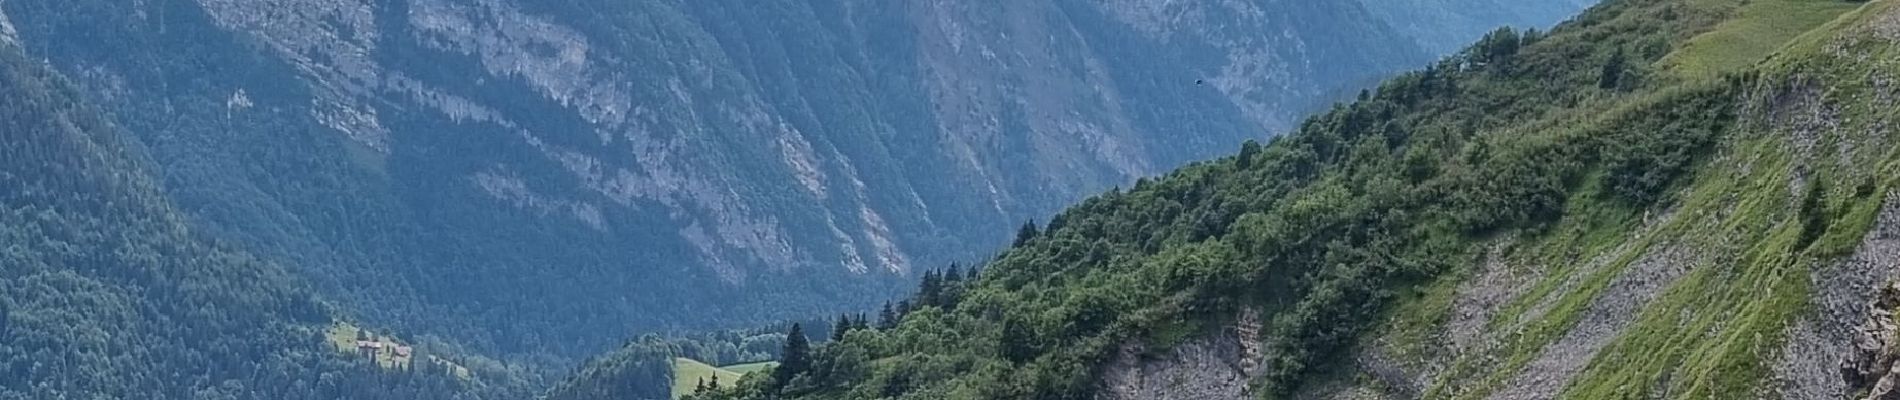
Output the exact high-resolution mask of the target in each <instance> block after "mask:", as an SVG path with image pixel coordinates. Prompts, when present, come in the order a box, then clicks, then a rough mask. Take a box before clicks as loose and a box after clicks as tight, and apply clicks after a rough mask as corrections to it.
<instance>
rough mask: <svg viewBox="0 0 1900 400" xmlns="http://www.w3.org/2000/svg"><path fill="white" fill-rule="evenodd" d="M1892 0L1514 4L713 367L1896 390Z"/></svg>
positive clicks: (772, 388)
mask: <svg viewBox="0 0 1900 400" xmlns="http://www.w3.org/2000/svg"><path fill="white" fill-rule="evenodd" d="M1896 4H1897V3H1895V2H1894V1H1891V0H1884V1H1871V2H1855V1H1835V0H1754V1H1742V0H1610V1H1607V2H1605V3H1603V4H1601V5H1598V6H1596V7H1594V8H1592V9H1590V10H1589V11H1587V12H1585V13H1584V14H1583V15H1582V16H1579V17H1577V18H1575V19H1573V20H1572V21H1571V22H1569V23H1566V24H1564V25H1562V26H1560V27H1558V28H1556V29H1554V30H1550V31H1548V32H1545V31H1536V30H1532V31H1523V30H1510V29H1504V30H1498V31H1495V32H1493V33H1492V34H1490V35H1487V36H1486V37H1485V38H1483V39H1482V40H1479V41H1478V42H1477V43H1475V44H1474V45H1472V46H1470V47H1469V48H1467V49H1466V50H1465V51H1463V52H1461V53H1459V54H1457V55H1455V56H1453V57H1450V58H1447V59H1445V60H1444V61H1441V62H1439V63H1437V64H1435V65H1432V66H1430V67H1428V68H1426V69H1424V70H1421V71H1417V72H1412V73H1408V74H1405V75H1402V76H1399V77H1396V78H1394V79H1391V80H1388V81H1386V82H1385V83H1384V84H1382V85H1380V86H1379V87H1378V88H1376V89H1375V90H1369V91H1367V92H1365V93H1363V94H1361V95H1360V96H1359V97H1358V99H1356V101H1353V102H1351V103H1349V104H1341V105H1339V106H1337V107H1334V108H1333V109H1331V110H1330V111H1327V112H1324V113H1321V114H1319V115H1317V116H1314V117H1312V118H1310V119H1307V120H1305V122H1303V123H1302V124H1300V127H1299V129H1298V130H1297V131H1296V132H1294V133H1292V134H1289V135H1287V136H1284V137H1280V138H1277V139H1275V140H1271V141H1268V142H1267V143H1266V144H1248V145H1246V146H1244V147H1242V148H1241V150H1240V152H1239V153H1238V154H1237V155H1233V156H1230V157H1227V158H1223V159H1219V160H1214V161H1209V162H1203V163H1196V164H1194V165H1191V166H1188V167H1186V168H1183V169H1180V170H1177V171H1175V172H1173V173H1170V174H1168V175H1167V176H1165V177H1161V178H1157V179H1144V180H1142V181H1140V182H1138V183H1136V184H1135V185H1133V186H1132V187H1130V188H1126V189H1117V190H1111V191H1109V192H1108V193H1106V194H1103V195H1100V196H1097V197H1094V198H1091V199H1089V200H1086V201H1083V202H1082V203H1081V204H1079V205H1076V206H1074V207H1072V208H1070V209H1068V210H1066V211H1064V212H1062V213H1060V214H1057V215H1055V216H1054V217H1053V218H1051V219H1050V220H1048V221H1047V222H1046V223H1042V224H1031V225H1028V226H1024V227H1023V228H1022V229H1020V230H1019V231H1018V232H1019V233H1018V235H1017V236H1016V239H1015V241H1014V244H1013V245H1012V246H1011V247H1010V248H1009V249H1008V250H1007V251H1005V252H1003V253H1002V254H1000V255H998V256H997V257H996V258H995V259H994V260H992V261H990V262H988V263H986V265H985V266H984V267H983V269H982V273H980V274H977V275H975V276H973V277H964V278H963V279H957V278H956V277H959V274H938V275H927V276H926V278H925V281H924V284H923V285H922V286H921V287H920V288H919V290H918V291H917V293H916V294H915V295H914V296H913V297H911V298H909V299H908V300H907V301H906V304H907V305H908V307H903V308H902V309H904V310H905V311H906V312H903V313H901V317H900V318H899V319H900V320H901V321H900V322H897V323H895V324H892V325H890V326H870V327H863V328H857V329H847V330H846V331H847V332H846V333H844V334H842V335H840V336H841V338H842V340H840V341H837V342H834V343H826V344H819V345H814V346H812V347H811V348H810V349H809V350H808V351H802V352H800V351H794V350H796V349H797V348H796V347H795V346H789V345H788V346H787V347H786V352H785V354H784V355H783V357H782V362H783V364H782V365H781V366H780V367H778V368H777V369H776V370H775V371H773V373H771V374H765V375H756V376H755V377H752V378H749V379H747V380H746V381H745V382H743V383H742V384H741V385H739V386H737V387H732V388H725V389H723V390H718V391H713V392H711V393H704V394H700V395H696V396H691V397H690V398H693V399H766V398H779V399H874V398H904V399H978V398H981V399H1239V398H1267V399H1293V398H1300V399H1307V398H1322V399H1368V398H1431V399H1443V398H1456V399H1467V398H1471V399H1476V398H1487V399H1490V398H1496V399H1542V398H1578V399H1639V398H1640V399H1654V398H1684V399H1704V398H1793V399H1837V398H1843V397H1858V396H1870V398H1887V397H1880V396H1893V395H1896V393H1892V390H1893V388H1894V386H1893V385H1892V383H1893V382H1895V381H1896V379H1900V377H1897V376H1893V374H1892V373H1891V372H1890V371H1891V367H1893V366H1894V361H1893V358H1892V357H1891V354H1894V351H1895V350H1896V349H1900V346H1896V343H1900V340H1895V339H1893V338H1894V337H1896V335H1900V332H1896V331H1895V328H1894V326H1896V324H1895V321H1894V320H1893V317H1892V312H1893V307H1895V306H1896V305H1897V304H1900V290H1895V289H1892V288H1888V289H1884V290H1883V289H1881V287H1883V286H1886V283H1885V282H1890V281H1892V280H1894V279H1895V278H1896V277H1900V260H1895V259H1894V258H1893V257H1894V256H1893V255H1894V254H1897V251H1900V239H1896V238H1900V236H1896V232H1900V219H1896V218H1900V206H1896V203H1895V202H1894V201H1893V200H1892V199H1891V198H1890V197H1889V196H1890V195H1891V194H1892V193H1893V191H1894V190H1895V189H1896V188H1897V186H1896V185H1900V182H1897V181H1895V177H1896V176H1900V173H1896V168H1900V152H1897V151H1896V150H1900V142H1895V141H1894V139H1893V138H1894V137H1895V136H1894V126H1895V125H1894V122H1896V121H1895V118H1897V117H1900V112H1896V110H1900V108H1896V107H1895V101H1896V99H1900V88H1896V87H1895V86H1894V84H1893V82H1895V81H1896V78H1900V58H1896V55H1897V54H1900V53H1897V52H1896V49H1900V5H1896ZM791 341H795V340H788V343H789V342H791ZM593 384H597V383H596V382H590V381H587V380H577V381H573V382H569V383H568V384H567V386H566V387H576V386H578V387H587V386H588V385H593Z"/></svg>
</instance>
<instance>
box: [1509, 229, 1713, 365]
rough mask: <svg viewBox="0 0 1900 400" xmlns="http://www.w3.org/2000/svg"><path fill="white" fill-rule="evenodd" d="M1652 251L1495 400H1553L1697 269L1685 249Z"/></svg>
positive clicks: (1672, 247)
mask: <svg viewBox="0 0 1900 400" xmlns="http://www.w3.org/2000/svg"><path fill="white" fill-rule="evenodd" d="M1656 246H1657V247H1653V248H1651V249H1650V250H1651V251H1650V252H1649V253H1648V254H1645V255H1644V256H1643V257H1642V258H1641V259H1639V260H1637V261H1636V262H1635V263H1633V264H1631V265H1629V266H1628V267H1625V268H1626V270H1625V271H1623V272H1622V273H1621V274H1619V275H1617V276H1616V278H1614V279H1613V280H1611V281H1610V286H1609V287H1608V288H1606V289H1604V291H1603V292H1602V293H1599V294H1597V296H1596V298H1595V300H1592V301H1591V302H1590V305H1589V308H1587V309H1585V310H1584V311H1583V316H1582V318H1580V319H1579V320H1578V321H1577V323H1576V325H1573V326H1572V327H1571V328H1570V329H1569V330H1568V331H1565V332H1564V335H1563V337H1561V338H1558V339H1557V341H1555V342H1552V343H1550V344H1549V345H1547V346H1545V347H1544V349H1543V351H1541V352H1539V353H1538V355H1537V358H1536V359H1533V360H1531V362H1530V363H1529V364H1528V365H1525V367H1524V370H1523V371H1520V372H1519V373H1518V374H1517V375H1516V376H1514V377H1512V378H1511V379H1510V380H1509V381H1508V382H1509V383H1507V384H1505V385H1504V387H1503V389H1502V390H1499V391H1498V392H1496V393H1493V394H1492V395H1491V396H1490V397H1489V398H1492V399H1550V398H1555V397H1556V395H1557V392H1558V391H1559V390H1562V389H1563V387H1564V386H1565V384H1567V383H1569V382H1570V380H1571V379H1574V378H1576V376H1577V374H1579V373H1582V372H1583V369H1584V367H1586V366H1589V363H1590V360H1591V359H1593V358H1595V356H1596V354H1597V352H1598V351H1601V350H1602V349H1603V348H1604V347H1605V346H1609V345H1610V343H1611V342H1612V341H1614V340H1615V339H1616V338H1617V336H1619V335H1621V334H1622V332H1623V330H1624V329H1626V328H1628V327H1629V326H1630V325H1631V324H1633V323H1635V322H1636V317H1637V316H1638V315H1639V314H1640V313H1641V311H1642V310H1643V308H1644V307H1645V306H1647V305H1648V304H1649V302H1650V301H1651V300H1655V299H1656V298H1657V297H1658V296H1661V295H1662V292H1663V290H1664V289H1667V288H1669V286H1670V285H1672V284H1674V283H1675V281H1676V279H1677V278H1681V277H1682V276H1683V275H1685V274H1686V273H1687V272H1689V270H1690V269H1691V267H1692V266H1694V265H1695V264H1697V263H1699V262H1700V261H1701V260H1699V259H1700V256H1699V255H1698V254H1696V252H1693V251H1690V249H1689V248H1688V247H1687V246H1683V245H1680V244H1671V243H1664V244H1658V245H1656Z"/></svg>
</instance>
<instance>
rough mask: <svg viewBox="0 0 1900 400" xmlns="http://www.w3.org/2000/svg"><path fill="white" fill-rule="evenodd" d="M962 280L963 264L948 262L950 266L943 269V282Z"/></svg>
mask: <svg viewBox="0 0 1900 400" xmlns="http://www.w3.org/2000/svg"><path fill="white" fill-rule="evenodd" d="M962 280H963V266H961V265H957V263H950V268H947V269H944V270H943V281H944V282H946V283H948V282H958V281H962Z"/></svg>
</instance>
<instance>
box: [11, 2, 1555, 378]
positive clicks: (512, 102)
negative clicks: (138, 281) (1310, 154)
mask: <svg viewBox="0 0 1900 400" xmlns="http://www.w3.org/2000/svg"><path fill="white" fill-rule="evenodd" d="M1366 4H1371V2H1368V3H1366ZM1411 4H1429V2H1414V3H1411ZM1549 4H1561V5H1568V4H1569V3H1568V2H1552V3H1549ZM1371 6H1372V7H1375V8H1376V7H1378V5H1376V4H1371ZM1554 8H1561V6H1551V7H1536V9H1537V10H1539V11H1540V12H1541V11H1548V10H1550V9H1554ZM0 11H4V18H0V21H4V23H0V27H3V28H4V29H0V31H3V32H4V34H5V36H6V37H7V38H8V40H10V41H15V42H17V43H20V44H21V46H22V47H24V48H26V49H27V50H28V53H29V54H30V55H31V56H32V57H34V58H40V59H42V60H44V61H45V62H47V63H50V64H51V65H53V66H54V67H55V68H58V69H59V70H61V71H62V72H64V73H66V74H67V75H69V76H73V77H74V78H75V79H74V80H75V82H76V83H77V84H79V85H80V86H81V87H82V88H83V93H85V94H86V97H87V98H88V99H90V100H92V101H94V102H96V103H98V104H101V105H102V106H103V107H104V108H105V109H106V110H107V111H109V112H110V115H112V116H113V117H114V118H115V120H116V121H117V122H118V124H119V125H122V126H124V127H126V128H127V129H128V130H129V131H131V132H133V133H134V134H136V135H137V138H138V141H139V142H141V143H143V144H144V145H145V147H146V148H147V149H149V150H150V153H151V154H152V157H153V158H154V160H155V164H156V165H157V166H158V167H159V168H158V169H157V170H156V171H157V172H158V173H159V174H161V176H162V178H163V179H162V187H163V188H164V191H165V193H167V195H168V196H170V197H172V198H173V199H174V200H175V202H176V204H179V206H180V208H181V209H182V210H183V211H184V212H185V214H186V215H188V216H189V217H190V218H191V221H193V222H194V223H195V224H197V225H198V226H200V227H201V228H202V229H204V230H206V231H209V232H212V233H215V234H216V235H219V236H221V237H228V238H232V239H234V240H235V241H237V242H239V243H241V244H242V245H244V246H246V247H247V248H249V249H252V250H255V251H256V252H258V253H259V254H263V255H265V256H267V257H269V258H271V259H272V260H276V261H281V262H284V263H286V264H289V265H293V266H295V267H296V271H298V272H300V275H301V276H303V277H307V278H309V279H310V280H311V281H312V282H313V283H314V285H315V286H316V287H318V288H319V289H320V290H322V292H323V293H326V294H328V295H329V297H331V298H334V299H337V300H338V301H339V302H341V303H343V304H344V305H345V306H346V308H347V309H349V310H353V312H355V313H357V314H359V315H360V316H361V318H364V319H366V320H368V321H369V322H371V323H373V324H376V325H379V326H388V327H393V328H397V329H399V330H402V331H407V332H418V333H422V334H427V335H430V336H435V337H441V338H447V340H450V341H456V342H466V343H469V344H471V345H473V346H475V347H476V348H479V349H483V350H489V351H501V352H521V353H536V352H552V353H555V354H559V355H565V356H576V355H579V354H583V353H584V352H588V351H595V350H598V349H601V348H605V347H607V346H609V345H610V344H611V343H613V341H614V340H616V339H615V338H617V337H620V336H623V335H624V334H625V332H628V331H629V330H636V329H643V330H651V329H662V328H669V327H701V326H708V325H717V324H730V323H738V322H742V321H759V320H766V319H773V318H783V317H787V316H793V315H802V314H812V313H816V312H818V311H832V310H836V309H840V308H864V307H868V306H870V305H871V302H872V301H873V300H871V299H876V298H878V297H879V296H872V295H875V294H879V293H888V292H889V291H890V290H891V289H892V288H893V287H895V285H897V284H899V283H901V282H904V281H907V280H909V279H910V278H909V277H910V276H912V275H911V273H912V271H914V270H915V269H917V268H920V267H921V266H928V265H937V264H939V263H943V262H946V261H948V260H954V259H962V258H974V257H975V256H977V255H979V254H982V252H983V251H985V249H988V248H991V247H992V246H994V245H996V244H1000V243H1001V241H1002V239H1003V238H1001V237H997V236H996V235H998V234H999V233H1001V232H1008V231H1009V229H1011V228H1012V227H1014V226H1015V225H1016V224H1018V223H1020V221H1021V220H1023V219H1025V218H1026V217H1028V216H1032V215H1039V214H1042V213H1046V212H1048V211H1050V210H1053V209H1054V208H1055V207H1056V206H1058V205H1060V204H1063V203H1065V202H1068V201H1072V200H1074V199H1077V198H1079V197H1080V196H1082V195H1083V194H1087V193H1094V192H1097V191H1100V190H1102V189H1105V188H1108V187H1111V186H1114V185H1118V184H1125V183H1127V182H1128V181H1129V180H1131V179H1133V178H1134V177H1139V176H1145V175H1149V174H1152V173H1155V172H1157V171H1163V170H1165V169H1167V168H1171V167H1174V166H1176V165H1179V164H1182V163H1184V162H1187V161H1188V160H1194V159H1198V158H1201V157H1205V156H1208V155H1210V154H1214V153H1216V152H1219V151H1223V150H1224V149H1228V148H1231V146H1233V145H1234V144H1236V143H1238V142H1240V141H1241V140H1243V139H1246V138H1260V137H1264V136H1265V135H1267V134H1268V133H1269V132H1274V131H1276V130H1281V129H1284V128H1287V127H1289V126H1290V125H1291V124H1290V121H1292V120H1293V118H1294V116H1297V115H1299V114H1300V113H1302V112H1305V111H1307V110H1310V109H1314V108H1317V107H1318V106H1320V105H1322V104H1325V103H1327V102H1330V101H1331V99H1333V98H1335V97H1336V95H1337V94H1341V93H1347V92H1350V91H1351V90H1352V89H1353V88H1355V86H1356V85H1359V84H1361V83H1363V82H1369V81H1371V80H1372V79H1374V78H1376V77H1379V76H1382V75H1384V74H1385V73H1387V72H1388V71H1394V70H1397V69H1402V68H1407V67H1411V66H1414V65H1416V64H1417V63H1420V62H1422V61H1425V60H1427V59H1429V58H1430V57H1432V55H1431V52H1430V51H1427V50H1425V49H1422V48H1421V47H1420V46H1418V45H1415V41H1414V40H1413V39H1412V38H1408V37H1404V36H1403V35H1401V34H1399V33H1398V32H1397V31H1395V30H1393V29H1391V28H1389V27H1388V23H1387V20H1382V19H1380V18H1377V17H1374V16H1372V15H1370V14H1368V13H1367V12H1366V10H1365V9H1364V8H1362V7H1361V4H1359V3H1351V2H1287V1H1256V2H1245V1H1211V0H1209V1H1190V2H1162V1H1142V0H1126V1H1110V2H1096V1H1047V2H1007V3H1005V5H1004V6H999V7H975V6H973V5H970V4H965V3H964V2H955V1H932V2H908V1H907V2H887V1H869V2H864V1H857V2H853V1H840V2H816V3H814V2H800V1H767V2H757V1H661V0H636V1H626V0H613V1H607V0H561V1H508V0H398V1H368V0H269V1H231V0H197V1H186V0H157V1H139V2H132V3H129V4H128V3H125V2H115V1H103V0H77V1H75V0H10V1H6V2H4V3H0ZM1539 15H1549V13H1541V14H1539ZM1521 18H1522V19H1529V18H1530V17H1528V16H1525V15H1518V14H1512V13H1498V14H1494V13H1485V14H1482V15H1475V14H1474V15H1473V16H1471V17H1469V18H1462V19H1450V18H1447V19H1445V20H1446V21H1453V20H1460V21H1467V23H1468V25H1467V27H1468V26H1477V25H1483V26H1489V25H1495V24H1500V23H1504V22H1519V21H1518V20H1519V19H1521ZM1539 18H1543V17H1539ZM1460 31H1470V30H1469V29H1462V28H1461V29H1460ZM1427 41H1429V39H1427ZM1190 132H1191V133H1192V134H1186V133H1190Z"/></svg>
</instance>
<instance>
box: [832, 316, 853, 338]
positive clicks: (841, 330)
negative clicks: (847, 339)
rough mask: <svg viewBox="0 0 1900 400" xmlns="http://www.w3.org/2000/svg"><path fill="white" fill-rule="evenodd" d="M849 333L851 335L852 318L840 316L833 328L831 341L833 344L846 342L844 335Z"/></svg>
mask: <svg viewBox="0 0 1900 400" xmlns="http://www.w3.org/2000/svg"><path fill="white" fill-rule="evenodd" d="M847 333H851V316H850V315H846V314H838V322H837V324H835V325H832V326H831V341H832V342H833V343H836V342H841V341H844V335H845V334H847Z"/></svg>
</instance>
